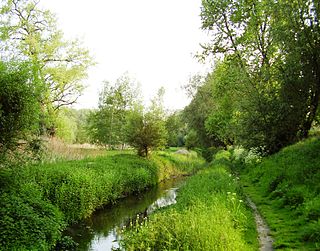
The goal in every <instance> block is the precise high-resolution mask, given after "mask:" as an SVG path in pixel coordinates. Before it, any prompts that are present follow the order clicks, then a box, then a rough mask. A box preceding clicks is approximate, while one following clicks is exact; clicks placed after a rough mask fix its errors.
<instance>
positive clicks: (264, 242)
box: [247, 197, 273, 251]
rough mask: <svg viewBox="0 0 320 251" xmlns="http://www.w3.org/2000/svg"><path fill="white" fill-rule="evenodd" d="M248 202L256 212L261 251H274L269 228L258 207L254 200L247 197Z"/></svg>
mask: <svg viewBox="0 0 320 251" xmlns="http://www.w3.org/2000/svg"><path fill="white" fill-rule="evenodd" d="M247 202H248V204H249V206H250V207H251V208H252V210H253V212H254V218H255V220H256V225H257V231H258V238H259V243H260V251H272V250H273V248H272V243H273V239H272V238H271V236H270V229H269V227H268V226H267V224H266V223H265V222H264V220H263V218H262V217H261V215H260V213H259V211H258V209H257V206H256V205H255V204H254V203H253V202H252V200H251V199H250V198H249V197H247Z"/></svg>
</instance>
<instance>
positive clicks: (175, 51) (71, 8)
mask: <svg viewBox="0 0 320 251" xmlns="http://www.w3.org/2000/svg"><path fill="white" fill-rule="evenodd" d="M41 3H42V5H43V6H45V8H47V9H49V10H51V11H52V12H53V13H55V14H56V16H57V18H58V27H59V28H60V29H61V30H63V32H64V34H65V37H66V38H68V39H69V38H76V37H79V38H81V39H82V40H83V42H84V46H85V47H87V48H88V49H89V51H90V52H91V55H92V56H93V57H94V59H95V62H97V65H96V66H94V67H92V68H91V69H90V71H89V78H88V79H87V80H86V81H85V84H86V85H87V86H88V87H87V89H86V90H85V93H84V95H83V96H82V97H81V98H80V99H79V102H78V105H76V107H77V108H94V107H97V102H98V93H99V90H100V89H101V87H102V82H103V80H107V81H110V82H114V81H115V80H116V79H117V78H118V77H120V76H121V75H122V74H123V73H125V72H128V73H129V75H130V76H131V77H133V78H134V79H136V80H137V81H138V82H139V83H140V84H141V89H142V94H143V96H144V97H145V98H146V99H150V98H151V97H152V96H154V95H155V94H156V92H157V90H158V89H159V88H160V87H161V86H164V87H165V89H166V95H165V105H166V107H167V108H170V109H180V108H183V107H184V106H185V105H187V104H188V102H189V101H190V100H188V98H187V97H186V95H185V94H184V91H183V90H181V86H182V85H184V84H186V83H188V79H189V77H190V76H191V75H194V74H196V73H204V72H205V71H206V70H207V69H208V67H206V66H204V65H202V64H200V63H198V62H197V60H196V59H195V58H194V57H193V56H194V55H195V54H196V53H197V52H198V51H200V50H201V48H200V45H199V44H200V42H204V41H205V40H206V35H205V33H204V32H202V31H201V30H200V26H201V20H200V16H199V14H200V5H201V0H157V1H155V0H90V1H88V0H51V1H45V0H43V1H42V2H41Z"/></svg>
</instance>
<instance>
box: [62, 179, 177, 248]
mask: <svg viewBox="0 0 320 251" xmlns="http://www.w3.org/2000/svg"><path fill="white" fill-rule="evenodd" d="M179 183H182V180H179V179H177V180H172V181H170V182H165V183H160V184H159V185H158V186H156V187H153V188H151V189H149V190H147V191H144V192H143V194H142V193H141V194H137V195H133V196H129V197H127V198H124V199H122V200H119V201H118V202H117V204H115V205H108V206H106V207H104V208H102V209H100V210H97V211H96V212H95V213H94V214H93V215H92V216H91V217H89V218H87V219H85V220H84V221H82V222H80V223H78V224H74V225H72V226H71V227H69V228H68V229H67V231H66V232H65V235H69V236H71V237H72V238H73V239H74V241H76V242H77V243H79V246H78V248H77V250H90V249H91V247H92V244H93V243H97V242H99V241H100V240H101V242H106V241H109V239H113V240H119V239H120V236H119V235H118V233H117V231H116V228H117V227H118V228H119V227H120V228H122V227H124V226H129V225H130V223H131V222H133V223H135V222H136V221H137V220H138V221H139V222H141V220H142V219H144V218H145V217H147V216H148V215H149V214H151V213H152V212H154V211H155V210H156V209H158V208H161V207H165V206H168V205H171V204H174V203H175V202H176V191H177V188H172V187H174V186H179ZM103 239H104V240H103ZM111 243H112V240H111V241H110V245H111ZM114 246H115V247H116V246H117V245H114Z"/></svg>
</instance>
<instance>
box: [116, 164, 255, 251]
mask: <svg viewBox="0 0 320 251" xmlns="http://www.w3.org/2000/svg"><path fill="white" fill-rule="evenodd" d="M121 234H122V237H121V238H122V241H121V245H122V247H123V248H124V249H125V250H232V251H234V250H257V249H258V243H257V233H256V230H255V222H254V219H253V216H252V212H251V211H250V209H249V208H248V207H247V206H246V204H245V203H244V202H243V197H242V196H241V190H240V188H239V186H238V184H237V182H236V179H235V178H234V177H233V176H232V175H231V174H230V173H229V172H228V171H227V166H226V164H224V163H223V162H222V161H216V162H215V163H213V164H211V165H210V167H208V168H206V169H203V170H201V171H199V172H198V173H197V174H196V175H195V176H192V177H190V178H189V179H188V180H187V183H186V185H185V186H183V187H182V188H181V189H180V191H179V194H178V198H177V204H175V205H174V206H172V207H170V208H167V209H164V210H160V211H158V212H157V213H155V214H154V215H152V216H151V217H150V218H149V219H148V220H147V221H144V222H142V223H140V224H136V225H135V226H134V227H133V228H130V229H126V230H125V229H124V230H122V231H121Z"/></svg>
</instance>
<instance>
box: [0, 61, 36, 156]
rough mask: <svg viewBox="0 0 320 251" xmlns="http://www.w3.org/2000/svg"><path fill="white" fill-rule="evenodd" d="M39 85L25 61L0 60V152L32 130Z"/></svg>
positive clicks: (10, 146)
mask: <svg viewBox="0 0 320 251" xmlns="http://www.w3.org/2000/svg"><path fill="white" fill-rule="evenodd" d="M40 88H41V85H40V83H38V82H37V81H36V80H35V79H34V78H32V68H31V67H30V65H29V64H28V63H23V64H17V63H4V62H0V153H4V152H6V151H7V150H9V149H14V148H15V147H17V144H16V143H17V140H19V139H26V136H27V135H28V134H29V135H30V134H31V133H32V132H36V130H37V127H38V121H39V113H40V104H39V103H38V100H37V97H39V91H40Z"/></svg>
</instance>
